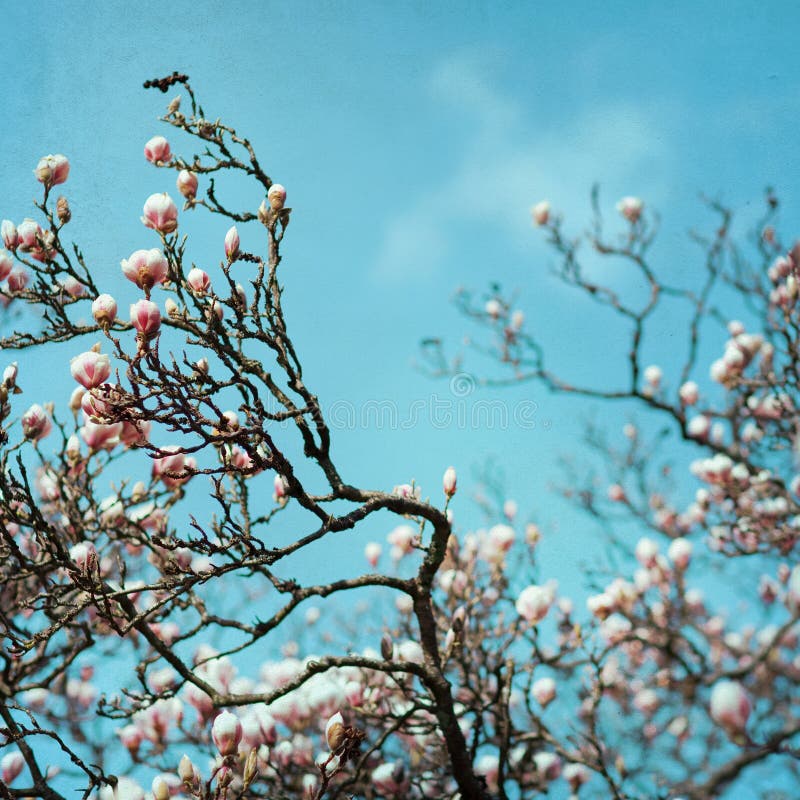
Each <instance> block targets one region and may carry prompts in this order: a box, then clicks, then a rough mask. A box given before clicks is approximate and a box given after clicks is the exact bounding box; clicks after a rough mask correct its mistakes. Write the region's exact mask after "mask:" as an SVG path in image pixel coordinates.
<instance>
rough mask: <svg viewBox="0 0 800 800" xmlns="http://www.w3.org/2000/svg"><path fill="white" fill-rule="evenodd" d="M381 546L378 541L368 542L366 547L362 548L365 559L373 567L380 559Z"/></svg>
mask: <svg viewBox="0 0 800 800" xmlns="http://www.w3.org/2000/svg"><path fill="white" fill-rule="evenodd" d="M382 549H383V548H382V547H381V546H380V544H378V542H368V543H367V545H366V547H365V548H364V557H365V558H366V559H367V563H368V564H369V565H370V566H371V567H372V568H373V569H375V567H377V566H378V561H380V557H381V551H382Z"/></svg>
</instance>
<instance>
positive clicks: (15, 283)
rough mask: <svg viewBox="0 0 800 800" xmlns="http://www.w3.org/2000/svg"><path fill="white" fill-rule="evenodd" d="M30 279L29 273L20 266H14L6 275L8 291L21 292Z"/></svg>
mask: <svg viewBox="0 0 800 800" xmlns="http://www.w3.org/2000/svg"><path fill="white" fill-rule="evenodd" d="M29 281H30V275H28V272H27V270H24V269H22V267H15V268H14V269H12V270H11V272H10V273H9V275H8V291H9V292H21V291H22V290H23V289H24V288H25V287H26V286H27V285H28V282H29Z"/></svg>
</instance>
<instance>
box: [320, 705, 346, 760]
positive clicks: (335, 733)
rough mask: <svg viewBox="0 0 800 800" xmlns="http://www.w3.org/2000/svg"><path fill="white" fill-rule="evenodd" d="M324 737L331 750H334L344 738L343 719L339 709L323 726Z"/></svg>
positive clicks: (342, 742) (340, 744)
mask: <svg viewBox="0 0 800 800" xmlns="http://www.w3.org/2000/svg"><path fill="white" fill-rule="evenodd" d="M325 739H326V740H327V742H328V747H329V748H330V750H331V752H336V751H337V750H338V749H339V748H340V747H341V746H342V744H344V740H345V730H344V719H343V718H342V714H341V712H340V711H337V712H336V713H335V714H334V715H333V716H332V717H331V718H330V719H329V720H328V724H327V725H326V726H325Z"/></svg>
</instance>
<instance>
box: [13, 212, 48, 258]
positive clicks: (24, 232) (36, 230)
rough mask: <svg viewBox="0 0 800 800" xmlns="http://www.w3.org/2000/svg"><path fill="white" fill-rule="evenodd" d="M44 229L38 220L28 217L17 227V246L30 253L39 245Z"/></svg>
mask: <svg viewBox="0 0 800 800" xmlns="http://www.w3.org/2000/svg"><path fill="white" fill-rule="evenodd" d="M43 233H44V231H43V230H42V229H41V228H40V227H39V224H38V223H37V222H36V220H33V219H30V218H29V217H26V218H25V219H24V220H23V221H22V222H21V223H20V225H19V227H18V228H17V248H18V249H19V250H21V251H22V252H23V253H28V252H30V251H31V250H33V249H34V248H35V247H37V239H41V237H42V235H43Z"/></svg>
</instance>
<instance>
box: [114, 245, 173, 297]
mask: <svg viewBox="0 0 800 800" xmlns="http://www.w3.org/2000/svg"><path fill="white" fill-rule="evenodd" d="M120 266H121V267H122V274H123V275H124V276H125V277H126V278H127V279H128V280H129V281H133V282H134V283H135V284H136V285H137V286H138V287H139V288H140V289H144V290H145V292H149V291H150V289H152V288H153V286H155V285H156V284H157V283H163V282H164V279H165V278H166V277H167V271H168V269H169V264H168V262H167V259H166V256H165V255H164V254H163V253H162V252H161V250H159V249H158V248H156V247H153V248H152V249H150V250H136V251H134V252H133V253H131V255H130V256H129V257H128V258H125V259H123V260H122V261H121V262H120Z"/></svg>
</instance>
